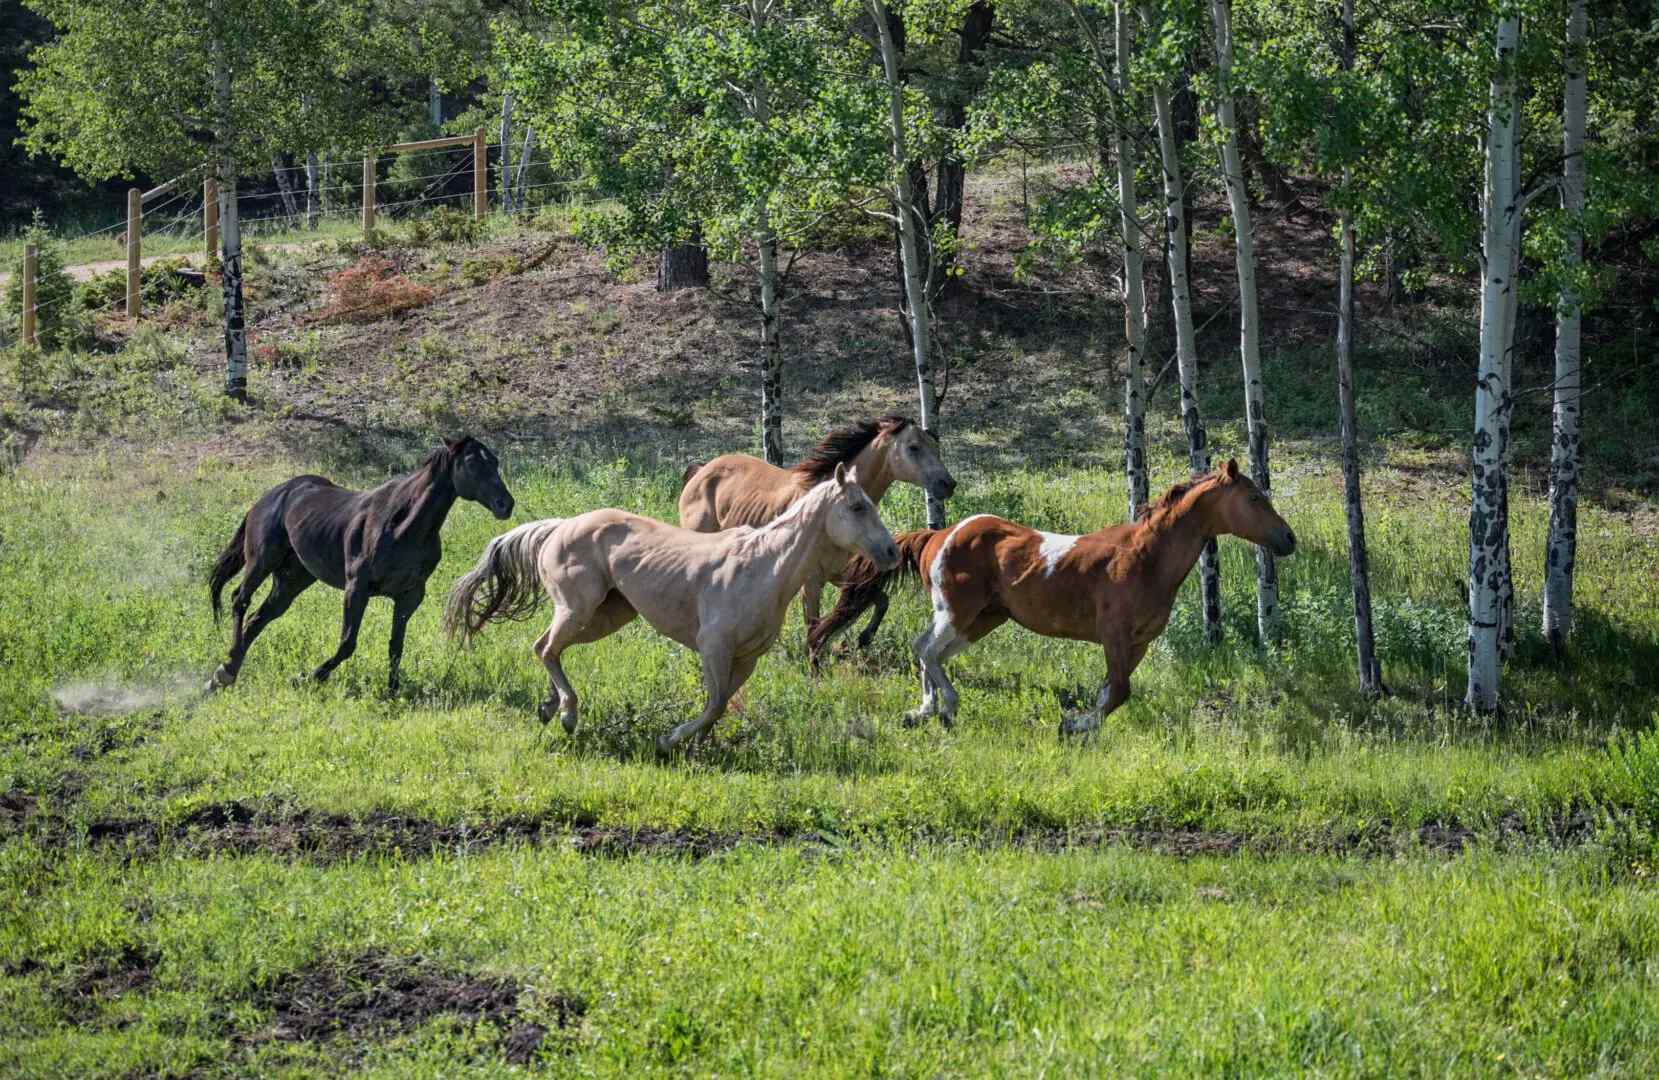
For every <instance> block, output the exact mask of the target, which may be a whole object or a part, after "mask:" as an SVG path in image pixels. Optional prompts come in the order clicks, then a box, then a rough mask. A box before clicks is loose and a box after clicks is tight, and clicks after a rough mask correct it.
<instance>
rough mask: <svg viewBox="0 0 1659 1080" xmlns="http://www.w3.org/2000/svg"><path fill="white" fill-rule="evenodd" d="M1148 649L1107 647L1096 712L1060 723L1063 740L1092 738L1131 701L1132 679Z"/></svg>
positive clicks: (1139, 647) (1093, 710)
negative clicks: (1103, 676) (1072, 736)
mask: <svg viewBox="0 0 1659 1080" xmlns="http://www.w3.org/2000/svg"><path fill="white" fill-rule="evenodd" d="M1146 649H1147V647H1146V646H1145V645H1135V646H1128V647H1124V646H1116V647H1114V645H1106V646H1104V650H1105V653H1106V682H1105V683H1104V684H1103V685H1102V686H1101V688H1100V694H1099V695H1098V696H1097V697H1096V698H1095V705H1094V708H1092V709H1090V710H1089V711H1088V712H1084V713H1079V714H1077V715H1076V716H1068V717H1065V718H1063V719H1062V720H1061V721H1060V736H1061V738H1064V737H1065V736H1067V735H1083V736H1085V737H1087V736H1090V735H1093V734H1094V733H1095V732H1097V731H1099V730H1100V725H1101V724H1102V723H1104V722H1105V720H1106V718H1107V717H1108V716H1110V715H1112V713H1114V712H1116V711H1117V709H1118V707H1119V706H1121V705H1122V704H1123V703H1124V702H1126V701H1128V700H1129V693H1130V688H1129V676H1130V675H1132V674H1134V672H1135V669H1136V668H1137V667H1139V666H1140V662H1141V658H1142V657H1144V656H1145V655H1146Z"/></svg>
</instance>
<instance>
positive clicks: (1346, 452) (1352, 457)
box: [1336, 0, 1384, 697]
mask: <svg viewBox="0 0 1659 1080" xmlns="http://www.w3.org/2000/svg"><path fill="white" fill-rule="evenodd" d="M1353 66H1354V0H1342V67H1343V70H1345V71H1351V70H1352V69H1353ZM1352 180H1353V177H1352V175H1351V173H1350V171H1349V170H1348V169H1343V170H1342V186H1343V187H1347V186H1348V185H1349V184H1350V183H1351V182H1352ZM1338 232H1339V234H1340V236H1341V241H1342V254H1341V257H1340V262H1339V265H1338V272H1337V309H1336V310H1337V318H1336V396H1337V403H1338V406H1339V408H1340V411H1341V414H1342V488H1343V502H1344V504H1345V506H1346V509H1347V516H1348V578H1349V581H1350V582H1351V583H1352V585H1353V592H1354V650H1355V653H1356V656H1357V659H1358V662H1359V688H1360V692H1361V693H1363V694H1365V695H1366V696H1368V697H1374V696H1376V695H1378V694H1381V693H1383V690H1384V688H1383V681H1382V665H1381V664H1380V663H1378V662H1377V641H1376V636H1375V634H1374V633H1373V631H1372V628H1371V560H1370V558H1369V555H1368V553H1367V551H1366V549H1365V505H1364V502H1363V500H1362V499H1361V498H1360V482H1359V421H1358V419H1357V418H1356V415H1355V410H1354V248H1355V242H1354V219H1353V215H1352V214H1351V213H1350V212H1349V211H1348V209H1347V208H1346V207H1344V208H1343V210H1342V213H1341V217H1340V220H1339V223H1338Z"/></svg>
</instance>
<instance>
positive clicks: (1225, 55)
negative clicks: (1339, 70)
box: [1210, 0, 1279, 643]
mask: <svg viewBox="0 0 1659 1080" xmlns="http://www.w3.org/2000/svg"><path fill="white" fill-rule="evenodd" d="M1210 14H1211V16H1212V18H1213V20H1214V23H1215V68H1216V84H1217V89H1216V101H1215V112H1216V123H1217V125H1218V126H1219V127H1220V129H1221V164H1222V173H1223V174H1224V178H1225V179H1226V182H1227V201H1228V204H1229V206H1230V207H1231V209H1232V214H1233V242H1234V247H1235V250H1236V253H1237V257H1238V260H1237V261H1238V294H1239V358H1240V360H1241V361H1242V363H1243V367H1244V405H1245V416H1246V422H1247V424H1248V431H1249V439H1250V478H1251V479H1252V480H1254V481H1255V482H1256V486H1257V487H1259V488H1261V489H1262V494H1264V495H1267V496H1268V497H1270V498H1271V497H1272V483H1271V474H1270V471H1269V469H1268V460H1267V400H1266V393H1265V392H1264V389H1263V386H1262V365H1261V318H1260V314H1259V311H1258V308H1257V301H1256V250H1255V240H1256V237H1255V228H1254V225H1253V224H1252V222H1251V218H1250V192H1249V190H1248V189H1247V187H1246V186H1245V185H1246V181H1245V176H1244V163H1243V160H1242V159H1241V158H1240V156H1239V147H1238V118H1237V116H1236V115H1235V112H1234V108H1233V89H1232V86H1231V85H1230V84H1229V80H1230V79H1231V77H1232V69H1233V15H1232V8H1231V4H1230V0H1211V4H1210ZM1256 630H1257V633H1259V634H1260V635H1261V640H1262V641H1263V643H1267V642H1272V641H1275V640H1277V639H1278V636H1279V570H1278V566H1277V564H1276V563H1275V561H1274V559H1273V556H1272V555H1270V554H1269V553H1268V551H1267V549H1266V548H1264V547H1257V548H1256Z"/></svg>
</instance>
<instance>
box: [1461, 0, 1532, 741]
mask: <svg viewBox="0 0 1659 1080" xmlns="http://www.w3.org/2000/svg"><path fill="white" fill-rule="evenodd" d="M1520 29H1521V28H1520V20H1519V19H1518V18H1517V17H1516V16H1515V15H1514V14H1512V13H1509V12H1505V13H1502V14H1500V16H1499V18H1498V25H1497V34H1496V54H1497V67H1496V69H1495V71H1494V73H1493V75H1492V86H1491V100H1490V104H1489V105H1488V108H1487V116H1486V179H1485V186H1484V191H1483V193H1482V207H1483V213H1482V218H1483V219H1484V220H1483V224H1482V230H1481V231H1482V238H1481V264H1482V265H1481V290H1480V291H1481V297H1480V301H1481V321H1480V368H1479V371H1478V373H1477V375H1476V379H1475V424H1474V439H1473V442H1472V446H1471V455H1470V475H1471V498H1470V507H1469V687H1468V691H1467V693H1466V695H1465V697H1464V703H1465V704H1466V705H1468V706H1469V708H1471V709H1473V710H1475V711H1477V712H1486V713H1490V712H1496V711H1497V708H1498V689H1499V677H1500V671H1499V668H1500V664H1499V656H1498V653H1499V646H1498V640H1499V636H1500V632H1501V626H1500V622H1501V620H1502V611H1501V607H1502V587H1503V581H1502V577H1501V575H1502V572H1503V569H1504V567H1503V565H1502V564H1503V555H1502V552H1503V548H1504V546H1505V544H1506V543H1507V542H1508V537H1507V536H1506V534H1505V530H1506V524H1507V523H1506V522H1505V520H1504V515H1503V494H1504V482H1503V481H1504V477H1503V462H1504V456H1505V455H1504V447H1503V445H1502V441H1501V440H1502V437H1503V413H1504V410H1505V408H1506V406H1507V404H1508V398H1509V388H1508V386H1507V384H1506V383H1505V381H1504V370H1505V355H1504V354H1505V352H1506V350H1507V346H1508V342H1509V334H1508V332H1507V327H1506V326H1505V325H1504V324H1505V323H1506V322H1507V320H1508V314H1509V296H1508V293H1509V290H1510V288H1511V287H1512V284H1513V283H1512V282H1511V281H1510V280H1509V275H1510V270H1511V267H1512V266H1513V265H1514V258H1513V256H1512V255H1511V253H1510V250H1509V246H1510V244H1511V242H1512V239H1513V236H1514V233H1513V230H1512V229H1511V227H1510V216H1511V215H1513V214H1515V213H1517V212H1518V211H1519V208H1518V207H1517V206H1516V205H1515V201H1514V195H1515V179H1514V176H1513V175H1512V172H1513V169H1514V165H1515V156H1514V150H1513V142H1514V139H1515V134H1516V133H1515V124H1514V118H1515V117H1514V110H1513V108H1512V103H1513V101H1514V96H1515V69H1514V59H1515V50H1516V47H1517V45H1518V44H1519V41H1520Z"/></svg>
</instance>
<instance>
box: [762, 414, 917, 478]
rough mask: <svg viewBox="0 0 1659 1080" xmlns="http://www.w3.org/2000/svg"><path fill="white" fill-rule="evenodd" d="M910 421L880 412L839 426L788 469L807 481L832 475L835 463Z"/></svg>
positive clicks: (845, 460) (845, 462) (846, 461)
mask: <svg viewBox="0 0 1659 1080" xmlns="http://www.w3.org/2000/svg"><path fill="white" fill-rule="evenodd" d="M909 426H910V421H909V420H908V419H907V418H905V417H903V416H883V417H881V418H880V419H878V420H863V421H860V422H859V423H856V424H849V425H848V426H846V427H839V428H836V429H834V430H833V431H831V432H830V433H829V434H828V435H825V436H824V441H823V442H820V443H819V444H818V445H817V446H815V447H813V448H812V450H811V451H809V452H808V453H807V456H806V457H804V458H802V459H801V461H800V463H799V464H798V465H796V466H795V467H794V468H792V469H790V470H789V471H790V472H792V473H794V474H795V476H796V477H797V478H798V479H799V480H800V481H801V482H802V483H803V484H807V485H813V484H819V483H822V482H823V481H825V480H828V479H829V478H830V477H832V476H834V475H835V467H836V466H837V465H850V464H852V461H853V459H854V458H856V457H857V456H858V455H859V454H862V453H863V452H864V448H865V447H867V446H869V445H870V444H871V443H873V442H875V441H876V439H877V438H878V437H879V436H881V435H883V434H888V433H891V432H895V431H903V430H904V429H905V428H907V427H909Z"/></svg>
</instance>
